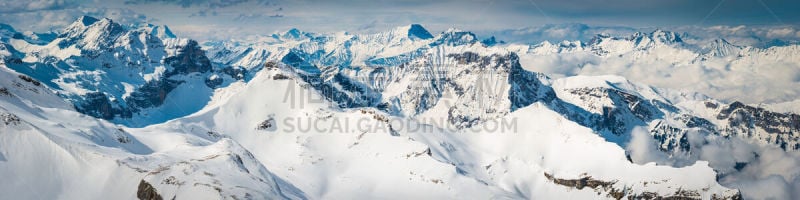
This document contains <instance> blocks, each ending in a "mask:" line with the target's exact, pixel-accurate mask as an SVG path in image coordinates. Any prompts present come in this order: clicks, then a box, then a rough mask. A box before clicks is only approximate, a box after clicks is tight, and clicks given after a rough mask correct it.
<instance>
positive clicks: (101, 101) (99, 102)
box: [75, 92, 131, 119]
mask: <svg viewBox="0 0 800 200" xmlns="http://www.w3.org/2000/svg"><path fill="white" fill-rule="evenodd" d="M83 99H84V100H83V101H82V102H76V104H75V110H77V111H78V112H81V113H83V114H86V115H89V116H92V117H96V118H102V119H113V118H114V117H116V116H122V117H126V116H127V117H130V116H131V113H130V111H127V110H123V109H120V108H117V107H115V106H114V105H113V104H112V102H111V100H110V99H109V98H108V96H106V95H105V94H104V93H102V92H90V93H87V94H86V95H84V96H83Z"/></svg>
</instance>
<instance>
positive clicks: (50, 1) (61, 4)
mask: <svg viewBox="0 0 800 200" xmlns="http://www.w3.org/2000/svg"><path fill="white" fill-rule="evenodd" d="M77 6H78V2H76V1H72V0H30V1H0V13H4V14H12V13H24V12H36V11H47V10H62V9H68V8H75V7H77Z"/></svg>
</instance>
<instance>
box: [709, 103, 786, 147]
mask: <svg viewBox="0 0 800 200" xmlns="http://www.w3.org/2000/svg"><path fill="white" fill-rule="evenodd" d="M717 119H719V120H726V121H727V122H728V126H727V127H722V130H720V131H721V132H726V133H727V134H732V135H740V136H744V137H746V138H756V139H759V140H763V141H765V142H767V143H770V144H775V145H777V146H779V147H781V148H782V149H784V150H799V149H800V135H798V133H800V115H798V114H793V113H777V112H772V111H768V110H766V109H764V108H757V107H753V106H748V105H745V104H743V103H741V102H733V103H731V104H730V105H728V106H727V107H726V108H724V109H722V110H721V111H720V113H719V115H717ZM759 129H760V130H763V131H765V132H766V133H767V135H759Z"/></svg>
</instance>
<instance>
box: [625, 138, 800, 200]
mask: <svg viewBox="0 0 800 200" xmlns="http://www.w3.org/2000/svg"><path fill="white" fill-rule="evenodd" d="M637 129H638V130H637ZM637 129H634V131H633V132H632V133H631V136H632V138H631V141H630V142H629V144H628V145H627V146H626V150H628V151H629V152H630V155H631V158H632V160H633V161H634V162H635V163H637V164H645V163H648V162H656V163H659V164H667V165H671V166H673V167H684V166H690V165H693V164H694V163H695V162H697V161H699V160H703V161H708V162H709V165H710V166H711V167H712V168H713V169H714V171H716V172H717V173H718V177H720V178H719V180H718V182H719V183H720V184H722V185H723V186H726V187H731V188H738V189H740V191H741V192H742V195H743V196H744V197H745V199H798V198H800V191H798V190H797V189H800V178H799V177H800V155H799V154H798V153H796V152H792V153H787V152H785V151H783V150H782V149H779V148H776V147H773V146H770V145H759V144H754V143H752V142H748V141H744V140H742V139H739V138H737V137H722V136H719V135H714V134H709V133H707V132H699V131H689V133H687V134H688V141H689V144H690V149H691V153H685V152H675V153H673V155H671V156H667V155H665V153H664V152H661V151H658V150H654V144H653V143H654V141H653V139H652V136H650V134H649V133H648V132H647V131H646V130H644V129H639V128H638V127H637ZM648 145H649V146H648Z"/></svg>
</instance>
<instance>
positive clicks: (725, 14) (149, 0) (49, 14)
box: [0, 0, 800, 40]
mask: <svg viewBox="0 0 800 200" xmlns="http://www.w3.org/2000/svg"><path fill="white" fill-rule="evenodd" d="M798 10H800V1H798V0H575V1H566V0H554V1H550V0H548V1H546V0H444V1H429V0H399V1H388V0H350V1H322V0H299V1H289V0H277V1H270V0H194V1H193V0H119V1H115V0H110V1H100V0H32V1H24V0H0V23H7V24H11V25H13V26H14V27H16V28H17V29H19V30H22V31H25V30H32V31H47V30H51V29H52V30H58V29H59V28H61V27H63V26H64V25H66V24H68V23H70V22H72V21H74V19H75V18H77V17H78V16H80V15H92V16H97V17H109V18H112V19H115V20H117V21H119V22H123V23H134V22H142V21H146V22H149V23H153V24H165V25H168V26H170V28H172V29H173V31H174V32H175V33H176V34H177V35H179V36H183V37H190V38H195V39H199V40H204V39H226V38H231V37H234V38H236V37H246V36H249V35H254V34H269V33H273V32H275V31H283V30H287V29H288V28H291V27H296V28H299V29H301V30H307V31H312V32H331V31H348V32H371V31H376V30H385V29H388V28H391V27H396V26H400V25H406V24H410V23H419V24H423V25H424V26H425V27H426V28H428V29H429V30H431V31H432V32H438V31H443V30H445V29H447V28H451V27H454V28H459V29H465V30H471V31H476V32H481V31H490V30H502V29H518V28H522V27H534V26H541V25H544V24H561V23H584V24H590V25H602V26H630V27H670V26H687V25H688V26H710V25H790V26H796V25H797V24H800V12H798Z"/></svg>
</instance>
